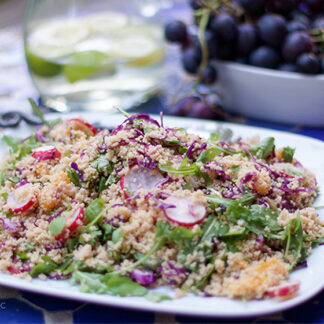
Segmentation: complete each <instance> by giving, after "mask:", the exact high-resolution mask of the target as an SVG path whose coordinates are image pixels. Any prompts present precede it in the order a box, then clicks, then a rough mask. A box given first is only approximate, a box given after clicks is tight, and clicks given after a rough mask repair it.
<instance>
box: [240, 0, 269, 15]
mask: <svg viewBox="0 0 324 324" xmlns="http://www.w3.org/2000/svg"><path fill="white" fill-rule="evenodd" d="M239 3H240V5H241V6H242V7H243V8H244V10H245V12H246V13H247V14H248V15H250V16H252V17H258V16H261V15H262V14H263V13H264V12H265V8H266V3H267V1H266V0H239Z"/></svg>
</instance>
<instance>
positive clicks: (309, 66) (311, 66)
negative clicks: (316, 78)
mask: <svg viewBox="0 0 324 324" xmlns="http://www.w3.org/2000/svg"><path fill="white" fill-rule="evenodd" d="M296 65H297V68H298V71H299V72H301V73H306V74H317V73H319V72H320V70H321V64H320V61H319V59H318V58H317V57H316V56H315V55H314V54H313V53H304V54H301V55H300V56H298V57H297V61H296Z"/></svg>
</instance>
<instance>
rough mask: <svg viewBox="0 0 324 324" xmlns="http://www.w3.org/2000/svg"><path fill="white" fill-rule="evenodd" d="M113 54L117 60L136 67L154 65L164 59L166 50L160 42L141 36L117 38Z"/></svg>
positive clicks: (133, 35)
mask: <svg viewBox="0 0 324 324" xmlns="http://www.w3.org/2000/svg"><path fill="white" fill-rule="evenodd" d="M111 52H112V55H113V56H114V57H116V58H117V59H121V60H124V61H125V64H127V65H129V66H134V67H140V66H148V65H153V64H156V63H159V62H160V61H161V60H162V59H163V57H164V49H163V47H161V45H160V44H159V43H158V42H156V41H155V40H153V39H152V38H151V37H148V36H146V35H140V34H132V35H129V36H124V37H117V38H116V40H115V42H114V44H113V45H112V50H111Z"/></svg>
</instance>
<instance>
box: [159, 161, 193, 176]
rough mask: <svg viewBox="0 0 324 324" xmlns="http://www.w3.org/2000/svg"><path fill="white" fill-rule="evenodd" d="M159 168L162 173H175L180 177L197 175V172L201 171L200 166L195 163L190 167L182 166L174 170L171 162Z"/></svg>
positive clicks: (160, 165)
mask: <svg viewBox="0 0 324 324" xmlns="http://www.w3.org/2000/svg"><path fill="white" fill-rule="evenodd" d="M158 167H159V169H160V170H161V171H162V172H168V173H174V174H179V175H191V174H196V172H197V170H199V168H198V166H197V165H196V164H195V163H193V164H191V165H189V166H180V167H179V168H178V169H176V168H173V167H172V163H171V162H168V163H167V164H165V165H162V164H160V163H159V164H158Z"/></svg>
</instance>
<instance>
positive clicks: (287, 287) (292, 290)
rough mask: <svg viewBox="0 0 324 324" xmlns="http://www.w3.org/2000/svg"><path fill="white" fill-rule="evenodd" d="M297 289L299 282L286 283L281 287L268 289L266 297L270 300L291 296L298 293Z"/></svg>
mask: <svg viewBox="0 0 324 324" xmlns="http://www.w3.org/2000/svg"><path fill="white" fill-rule="evenodd" d="M299 287H300V282H299V281H296V282H292V283H287V284H284V285H281V286H277V287H273V288H270V289H269V290H268V295H269V297H271V298H277V297H288V296H293V295H295V294H296V293H297V292H298V290H299Z"/></svg>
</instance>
